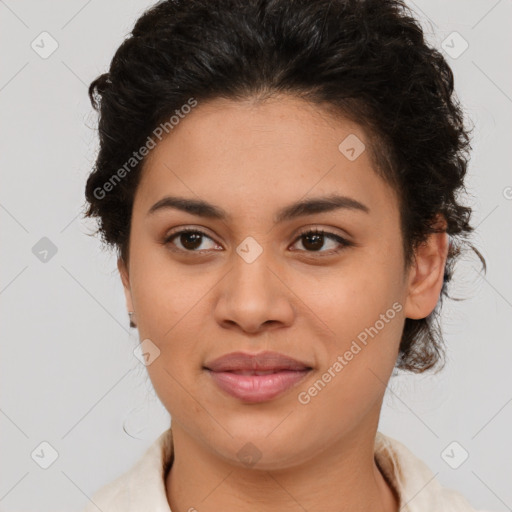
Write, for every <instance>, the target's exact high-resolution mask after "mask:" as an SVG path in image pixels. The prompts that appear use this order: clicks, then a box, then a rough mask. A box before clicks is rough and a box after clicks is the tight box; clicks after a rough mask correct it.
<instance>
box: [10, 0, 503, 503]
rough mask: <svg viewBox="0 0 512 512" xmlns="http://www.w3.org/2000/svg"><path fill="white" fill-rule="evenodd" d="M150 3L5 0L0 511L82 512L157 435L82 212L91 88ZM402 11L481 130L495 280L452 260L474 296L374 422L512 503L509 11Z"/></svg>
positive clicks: (458, 484) (453, 308) (473, 180)
mask: <svg viewBox="0 0 512 512" xmlns="http://www.w3.org/2000/svg"><path fill="white" fill-rule="evenodd" d="M151 4H152V2H148V1H143V0H138V1H136V0H129V1H126V0H124V1H121V0H110V1H108V2H100V1H98V0H89V1H83V0H73V1H70V0H68V1H66V2H64V1H63V0H59V1H54V2H51V3H50V2H41V1H39V2H37V1H35V0H31V1H18V2H15V1H14V0H8V1H0V52H1V57H0V59H1V60H0V62H1V68H0V109H1V110H0V112H1V114H0V116H1V117H0V119H1V123H0V130H1V132H0V141H1V151H0V171H1V173H2V187H1V189H0V221H1V230H0V237H1V238H0V243H1V247H2V264H1V265H0V304H1V315H2V318H1V321H2V324H1V325H2V336H1V344H2V346H1V349H2V357H1V360H0V364H1V371H0V379H1V388H0V389H1V401H0V428H1V432H2V436H1V438H0V445H1V450H2V452H1V453H2V457H1V467H0V510H2V511H13V510H16V511H25V510H26V511H35V510H37V511H39V512H45V511H49V510H52V511H56V510H57V511H64V510H66V511H71V510H80V509H81V508H82V507H83V506H84V505H85V503H86V502H87V496H91V495H92V493H93V492H94V491H96V490H97V489H98V488H99V487H101V486H103V485H104V484H106V483H107V482H110V481H111V480H113V479H114V478H115V477H117V476H119V475H120V474H121V473H122V472H124V471H126V470H127V469H128V468H129V467H130V466H131V465H132V464H133V463H135V461H136V460H137V459H138V458H139V457H140V456H141V455H142V454H143V452H144V451H145V450H146V448H147V447H148V446H149V444H151V442H152V441H153V440H154V439H155V438H156V437H157V436H158V435H159V434H160V433H161V432H162V431H163V430H164V429H166V428H167V427H168V423H169V415H168V413H167V412H166V411H165V409H164V408H163V406H162V405H161V404H160V403H159V402H158V400H157V399H156V397H155V394H154V391H153V390H152V387H151V383H150V382H149V379H148V377H147V373H146V368H145V367H144V366H143V365H142V364H141V363H139V361H138V360H137V359H136V358H135V357H134V355H133V349H134V348H135V347H136V345H137V342H138V339H137V337H136V331H135V330H130V329H129V327H128V318H127V314H126V308H125V302H124V295H123V292H122V287H121V283H120V280H119V277H118V275H117V269H116V265H115V263H116V262H115V258H114V256H113V254H109V253H108V252H107V251H104V250H103V249H102V248H101V246H100V242H99V240H98V239H96V238H94V237H92V236H88V234H90V233H92V231H93V228H94V225H93V224H92V223H90V222H89V223H86V222H84V221H82V220H81V218H80V209H81V206H82V204H83V198H84V195H83V194H84V184H85V179H86V176H87V174H88V172H89V171H90V169H91V167H92V165H93V163H94V158H95V155H96V151H97V140H96V132H95V130H94V127H95V123H96V115H95V114H94V112H93V111H92V108H91V107H90V104H89V101H88V98H87V86H88V84H89V83H90V82H91V81H92V80H93V79H94V78H95V77H96V76H97V75H99V74H100V73H102V72H104V71H106V70H107V66H108V64H109V62H110V59H111V58H112V55H113V53H114V51H115V49H116V48H117V47H118V46H119V44H120V43H121V42H122V40H123V39H124V38H125V37H126V36H127V34H128V33H129V31H130V29H131V28H132V26H133V23H134V22H135V20H136V19H137V17H138V16H139V15H140V14H141V13H142V12H143V11H144V10H145V9H146V8H147V7H149V6H150V5H151ZM409 4H410V6H411V7H412V8H413V9H414V10H415V11H416V12H417V14H418V15H419V16H420V17H421V19H422V20H423V22H424V27H425V29H426V31H427V33H428V37H429V39H430V40H431V41H432V42H433V43H434V44H435V45H436V46H437V47H439V48H442V47H443V45H444V47H445V48H446V51H448V52H449V53H451V54H452V56H449V55H448V56H447V59H448V61H449V62H450V63H451V65H452V68H453V70H454V72H455V80H456V88H457V91H458V95H459V97H460V99H461V101H462V103H463V104H464V107H465V110H466V112H467V114H468V116H469V117H470V118H471V119H472V120H473V122H474V124H475V130H474V139H473V147H474V151H473V158H472V162H471V166H470V176H469V179H468V191H469V193H470V199H469V200H470V204H471V205H472V206H474V209H475V217H474V224H475V225H476V226H478V227H477V230H476V235H475V238H474V243H475V244H476V245H477V247H478V248H480V249H481V250H482V252H483V254H484V256H485V257H486V259H487V262H488V265H489V270H488V273H487V275H486V276H482V275H479V273H478V270H479V266H478V262H477V261H476V259H475V258H474V257H473V258H471V257H468V258H467V260H465V261H464V262H463V263H462V262H461V264H460V266H459V270H458V272H457V275H456V277H455V279H458V284H457V286H454V287H453V288H452V294H453V295H455V296H463V297H467V296H469V297H470V299H469V300H466V301H463V302H459V303H455V302H453V301H448V302H446V303H445V309H444V316H443V329H444V333H445V338H446V342H447V346H448V363H447V366H446V368H445V370H444V371H443V372H442V373H440V374H438V375H422V376H414V375H404V374H398V375H397V376H395V377H393V378H392V380H391V382H390V385H389V386H388V390H387V393H386V400H385V406H384V409H383V413H382V419H381V424H380V427H379V430H381V431H382V432H384V433H386V434H387V435H389V436H391V437H394V438H397V439H399V440H400V441H402V442H403V443H404V444H405V445H407V446H408V447H409V448H410V449H411V450H412V451H413V452H414V453H415V454H416V455H418V456H419V457H420V458H421V459H423V460H424V461H425V462H426V463H427V464H428V465H429V466H430V468H431V469H432V471H433V472H434V473H435V474H436V475H437V478H438V479H439V480H440V481H441V482H442V484H443V485H445V486H448V487H453V488H455V489H457V490H459V491H460V492H462V493H463V494H464V495H465V496H466V497H467V498H468V499H469V501H470V502H471V503H472V504H473V506H474V507H477V508H485V509H488V510H495V511H505V510H512V485H511V483H512V443H511V441H510V431H511V424H512V376H511V373H512V372H511V370H510V362H511V361H512V343H511V334H510V332H511V328H512V314H511V312H512V311H511V308H512V287H511V284H512V271H511V265H510V254H511V253H512V241H511V240H512V238H511V236H510V226H511V217H512V188H511V187H512V173H511V172H510V164H509V161H510V157H509V152H510V146H511V142H512V137H511V135H512V134H511V131H512V130H511V117H512V116H511V113H512V99H511V96H512V78H511V74H510V69H511V65H510V64H511V53H512V44H511V42H512V41H511V39H512V36H511V29H510V27H511V21H512V2H511V0H500V1H496V0H493V1H484V0H472V1H468V0H457V1H455V0H450V2H446V1H427V0H423V1H419V0H417V1H415V2H414V3H413V2H409ZM44 31H46V32H48V33H49V34H50V35H51V37H52V38H53V39H54V40H55V41H56V42H57V44H58V48H57V49H56V51H55V52H54V53H52V54H51V55H50V56H48V57H47V58H42V57H41V56H40V53H37V52H36V51H35V50H34V49H33V48H32V47H31V44H32V42H33V41H35V42H34V46H35V45H36V44H37V45H39V46H38V47H37V46H35V47H36V48H37V50H38V51H39V52H42V51H48V50H49V49H51V40H50V39H49V37H48V36H40V34H41V33H42V32H44ZM454 31H456V32H458V33H459V34H460V36H462V38H463V39H461V38H459V37H458V36H457V35H454V34H453V32H454ZM41 39H43V42H41ZM443 41H445V43H443ZM464 41H467V43H468V44H469V47H468V48H467V49H466V51H464V52H463V53H462V54H461V55H458V53H460V52H461V50H462V49H463V48H464ZM43 46H44V48H43ZM454 56H455V57H454ZM44 237H46V238H47V239H49V240H50V241H51V243H49V242H48V240H46V239H45V240H42V241H41V239H42V238H44ZM52 244H53V246H55V249H56V251H57V252H56V253H55V254H53V253H52ZM34 247H35V249H34ZM45 249H47V250H48V251H49V252H48V253H47V254H46V261H41V258H44V254H45V253H44V252H41V251H44V250H45ZM55 249H53V251H55ZM45 441H46V442H47V443H49V444H50V445H51V446H52V447H53V449H55V450H56V452H57V453H58V458H57V459H56V460H55V462H54V463H53V464H52V465H51V466H50V467H49V468H48V469H43V468H41V467H40V465H39V464H41V463H42V464H44V463H45V461H46V463H48V462H50V459H48V457H50V456H51V453H52V452H51V449H50V448H48V447H47V446H46V445H43V446H42V447H41V446H40V444H41V443H42V442H45ZM453 441H456V442H457V443H458V444H457V445H455V446H452V447H450V448H449V449H448V453H449V455H450V459H449V460H450V463H451V464H452V465H456V464H457V461H458V462H460V460H461V458H462V456H463V454H464V452H463V450H465V451H467V452H468V453H469V458H468V459H467V460H466V461H465V462H464V463H463V464H461V465H460V466H459V467H458V468H457V469H453V468H452V467H450V465H449V464H447V462H446V461H445V459H447V457H444V458H443V457H442V455H441V454H442V453H443V451H444V450H445V448H446V447H447V446H448V445H450V443H452V442H453ZM451 448H453V451H451ZM41 449H43V452H44V454H45V455H44V457H43V456H42V455H41V453H42V452H41ZM34 450H35V453H36V454H37V453H39V458H38V457H37V456H36V455H34V459H35V460H34V459H33V458H32V456H31V454H32V453H33V452H34ZM36 460H37V461H38V463H39V464H38V463H36Z"/></svg>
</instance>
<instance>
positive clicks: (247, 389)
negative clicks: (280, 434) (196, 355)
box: [207, 369, 310, 403]
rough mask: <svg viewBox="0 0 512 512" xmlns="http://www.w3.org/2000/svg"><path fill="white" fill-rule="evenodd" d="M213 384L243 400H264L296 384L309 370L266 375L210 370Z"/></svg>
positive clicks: (284, 371) (283, 371) (285, 371)
mask: <svg viewBox="0 0 512 512" xmlns="http://www.w3.org/2000/svg"><path fill="white" fill-rule="evenodd" d="M207 371H208V373H209V374H210V375H211V376H212V378H213V380H214V382H215V384H217V386H219V388H220V389H222V390H223V391H225V392H226V393H228V394H229V395H231V396H233V397H235V398H238V399H240V400H243V401H245V402H253V403H255V402H266V401H267V400H272V399H273V398H275V397H277V396H279V395H280V394H281V393H284V392H285V391H286V390H288V389H290V388H292V387H293V386H295V385H296V384H298V383H299V382H300V381H301V380H302V379H303V378H304V377H305V376H306V375H307V374H308V373H309V372H310V370H309V369H308V370H301V371H298V370H297V371H294V370H281V371H278V372H276V373H269V374H267V375H238V374H236V373H233V372H212V371H211V370H207Z"/></svg>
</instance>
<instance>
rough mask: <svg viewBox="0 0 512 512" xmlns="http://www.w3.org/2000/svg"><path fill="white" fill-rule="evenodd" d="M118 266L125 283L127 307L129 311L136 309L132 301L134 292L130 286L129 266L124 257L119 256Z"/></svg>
mask: <svg viewBox="0 0 512 512" xmlns="http://www.w3.org/2000/svg"><path fill="white" fill-rule="evenodd" d="M117 268H118V270H119V274H120V276H121V281H122V283H123V288H124V295H125V297H126V307H127V308H128V311H134V309H133V303H132V292H131V288H130V276H129V274H128V268H127V266H126V264H125V262H124V260H123V258H119V259H118V260H117Z"/></svg>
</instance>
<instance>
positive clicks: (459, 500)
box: [375, 432, 484, 512]
mask: <svg viewBox="0 0 512 512" xmlns="http://www.w3.org/2000/svg"><path fill="white" fill-rule="evenodd" d="M375 459H376V461H377V464H378V466H379V468H380V469H381V471H382V473H383V474H384V476H385V477H386V478H387V480H388V482H389V483H390V485H392V486H393V487H394V488H395V489H396V491H397V494H398V495H399V496H400V511H401V512H425V511H431V510H442V511H443V512H478V511H477V510H476V509H474V508H473V507H472V506H471V504H470V503H469V502H468V500H467V499H466V498H465V497H464V496H463V495H462V494H461V493H459V492H458V491H456V490H454V489H449V488H447V487H443V486H442V485H441V483H440V482H439V480H438V479H437V478H436V475H434V473H432V471H431V470H430V468H429V467H428V466H427V465H426V464H425V463H424V462H423V461H422V460H421V459H419V458H418V457H416V455H414V454H413V453H412V452H411V451H410V450H409V449H408V448H407V447H406V446H405V445H404V444H403V443H401V442H400V441H398V440H396V439H393V438H392V437H389V436H386V435H384V434H383V433H382V432H377V435H376V438H375ZM480 512H484V511H480Z"/></svg>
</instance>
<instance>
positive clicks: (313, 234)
mask: <svg viewBox="0 0 512 512" xmlns="http://www.w3.org/2000/svg"><path fill="white" fill-rule="evenodd" d="M326 238H327V239H330V240H331V241H334V242H335V243H334V249H331V250H330V251H319V249H320V248H321V247H323V246H324V240H325V239H326ZM299 240H305V241H306V242H304V241H303V242H302V244H303V245H304V246H305V247H306V246H308V247H309V248H310V249H306V252H327V253H329V252H330V253H338V252H339V251H340V250H342V249H344V248H345V247H348V246H350V245H352V244H351V243H350V242H349V241H348V240H345V239H344V238H342V237H341V236H339V235H336V234H335V233H330V232H328V231H323V230H318V229H313V230H309V231H305V232H304V233H301V234H300V235H299V237H298V238H297V241H299ZM336 246H338V248H336ZM339 246H341V247H339Z"/></svg>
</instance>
